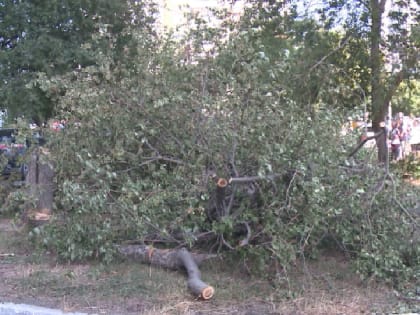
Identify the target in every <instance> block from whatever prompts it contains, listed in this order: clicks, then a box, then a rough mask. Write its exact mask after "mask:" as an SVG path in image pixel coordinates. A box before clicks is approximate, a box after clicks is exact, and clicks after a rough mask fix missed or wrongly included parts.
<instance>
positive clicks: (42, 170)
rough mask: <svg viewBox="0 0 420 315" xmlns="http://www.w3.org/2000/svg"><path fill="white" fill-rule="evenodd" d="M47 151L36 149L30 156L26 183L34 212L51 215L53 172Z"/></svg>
mask: <svg viewBox="0 0 420 315" xmlns="http://www.w3.org/2000/svg"><path fill="white" fill-rule="evenodd" d="M48 154H49V153H48V151H47V150H45V149H43V148H37V149H36V150H35V151H34V152H33V153H32V155H31V157H30V161H29V165H28V175H27V178H26V182H27V184H28V186H29V195H30V197H31V198H32V199H33V200H35V209H33V210H35V211H37V212H42V213H44V214H51V212H52V207H53V201H54V170H53V168H52V165H51V163H49V161H48Z"/></svg>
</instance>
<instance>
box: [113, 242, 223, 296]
mask: <svg viewBox="0 0 420 315" xmlns="http://www.w3.org/2000/svg"><path fill="white" fill-rule="evenodd" d="M117 250H118V252H119V253H120V254H122V255H124V256H126V257H129V258H132V259H134V260H136V261H139V262H141V263H148V264H150V265H153V266H159V267H164V268H168V269H172V270H179V269H182V268H184V269H185V270H186V271H187V274H188V281H187V285H188V288H189V289H190V290H191V292H192V293H193V294H194V295H195V296H197V297H198V298H200V299H203V300H209V299H211V298H212V297H213V295H214V288H213V287H212V286H210V285H208V284H207V283H205V282H203V281H202V280H201V273H200V270H199V268H198V266H199V265H200V264H201V263H202V262H203V261H204V260H207V259H209V258H213V257H215V256H214V255H206V254H197V253H190V252H189V251H188V250H187V249H186V248H181V249H158V248H154V247H153V246H147V245H118V246H117Z"/></svg>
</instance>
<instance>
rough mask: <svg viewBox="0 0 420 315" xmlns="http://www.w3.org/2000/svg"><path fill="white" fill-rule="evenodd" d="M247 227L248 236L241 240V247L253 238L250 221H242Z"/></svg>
mask: <svg viewBox="0 0 420 315" xmlns="http://www.w3.org/2000/svg"><path fill="white" fill-rule="evenodd" d="M242 223H243V224H244V225H245V227H246V237H245V238H244V239H243V240H241V241H239V247H242V246H246V245H249V240H250V238H251V228H250V227H249V224H248V222H242Z"/></svg>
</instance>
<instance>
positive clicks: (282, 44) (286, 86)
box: [29, 1, 419, 281]
mask: <svg viewBox="0 0 420 315" xmlns="http://www.w3.org/2000/svg"><path fill="white" fill-rule="evenodd" d="M259 3H260V2H259V1H257V2H255V3H254V5H255V7H251V9H250V11H249V12H247V14H249V15H246V17H247V18H249V20H244V21H245V22H247V21H248V22H249V24H248V25H250V26H251V27H248V28H246V27H245V26H246V25H247V24H246V23H245V22H244V23H245V24H241V25H239V26H240V27H238V28H237V29H236V28H233V30H234V31H235V33H233V34H231V35H232V36H231V37H230V38H228V39H226V38H223V36H222V33H223V29H220V30H215V29H214V28H206V27H205V25H202V24H200V28H197V29H194V30H193V31H192V33H191V34H190V37H189V38H188V39H187V40H186V42H191V43H192V45H191V46H192V47H194V58H193V59H192V60H188V59H185V58H184V57H185V56H184V54H183V47H180V44H179V43H177V42H175V41H174V40H173V39H172V38H171V37H170V36H169V35H168V37H156V36H155V34H154V33H153V32H150V31H149V30H148V29H147V28H146V27H145V28H137V27H136V26H135V25H130V24H125V27H124V28H122V29H120V31H119V32H118V33H114V32H113V31H112V28H110V29H109V30H108V29H104V28H101V30H102V32H98V33H95V34H94V36H93V38H92V40H91V41H89V42H85V43H84V44H83V45H82V48H83V50H84V51H85V53H86V54H87V55H89V56H90V57H91V58H92V60H94V62H93V63H92V64H85V65H82V66H81V67H78V68H77V69H73V70H69V71H66V72H64V73H56V74H54V75H49V74H48V73H46V72H45V71H41V70H39V71H38V72H37V73H36V76H34V77H33V78H32V80H31V81H30V85H29V86H30V87H32V88H37V89H38V90H39V91H40V93H42V94H44V95H49V94H48V93H51V92H52V91H60V92H59V93H55V92H54V97H51V98H50V100H52V99H54V106H55V110H56V111H57V117H59V118H64V119H66V121H67V123H66V128H65V129H64V131H63V132H59V133H53V134H51V135H50V136H49V146H50V150H51V153H52V154H51V156H53V157H54V162H55V168H56V173H57V176H56V181H57V192H56V199H55V200H56V201H55V202H56V209H55V213H56V215H55V221H54V222H53V224H50V225H48V226H45V227H44V228H42V229H37V232H36V233H35V234H34V237H35V238H36V239H37V240H40V241H41V243H42V244H43V245H45V246H46V247H48V248H49V249H52V250H54V251H55V252H56V253H57V254H58V255H59V257H61V258H62V259H65V260H71V261H74V260H83V259H89V258H100V259H103V260H104V261H109V260H111V259H112V257H113V253H114V245H115V243H119V242H123V241H126V240H131V241H132V240H137V241H139V242H147V243H152V244H160V243H163V244H165V245H167V246H168V245H184V246H185V245H187V246H201V247H202V248H207V249H208V250H219V251H221V250H224V249H230V250H235V251H238V252H240V253H241V255H243V258H244V259H255V261H254V265H256V267H262V268H266V267H267V265H269V264H271V263H272V262H273V261H277V262H279V263H280V265H281V266H283V268H284V270H287V269H288V268H289V267H290V266H291V265H292V264H293V263H294V262H295V261H296V260H297V259H302V258H305V257H315V256H316V254H317V251H318V249H319V248H321V247H337V248H339V249H340V250H342V251H344V252H345V253H347V254H348V255H349V256H351V257H353V258H354V261H355V262H356V267H357V269H358V271H359V272H360V273H361V274H363V275H364V276H375V277H381V278H388V279H393V280H395V281H398V280H401V279H408V278H409V277H410V276H413V274H414V273H415V267H416V266H418V263H419V255H418V254H419V244H418V242H417V241H416V238H415V236H414V234H412V231H413V218H411V217H410V216H407V213H406V212H405V211H403V210H402V209H406V208H412V207H414V206H415V205H416V202H418V200H416V199H415V196H417V195H416V191H415V189H414V188H413V189H411V188H407V187H406V186H404V185H402V184H401V183H399V181H397V180H395V179H394V178H393V176H392V174H390V173H387V172H386V170H383V169H382V168H380V167H379V166H378V167H377V166H371V163H370V162H371V161H369V157H370V155H369V152H368V151H366V150H364V151H363V152H361V154H359V155H358V156H357V158H354V159H353V158H352V159H349V158H347V154H348V152H349V151H350V149H351V146H352V144H353V142H352V141H353V140H354V139H350V140H349V139H347V138H345V137H343V136H342V135H341V133H340V130H341V122H342V121H344V119H343V117H344V113H345V111H346V110H344V109H343V106H342V103H343V104H345V105H346V106H348V107H350V104H351V103H352V102H357V103H358V105H364V104H363V103H364V102H365V98H364V95H363V94H364V92H363V89H362V88H360V86H362V84H363V85H364V84H365V83H366V82H365V80H366V78H367V77H368V71H367V69H366V68H365V65H364V63H363V61H362V60H361V59H363V58H362V56H365V52H366V43H365V42H363V41H357V40H354V41H351V44H352V45H356V46H358V45H360V47H361V49H360V52H359V54H357V55H356V56H352V55H350V51H349V50H346V49H344V50H342V49H341V48H342V45H341V41H342V40H343V38H342V37H341V36H340V35H339V34H337V33H332V32H326V31H325V30H323V29H320V28H318V27H317V26H316V25H315V24H314V22H313V21H296V23H292V21H290V20H289V19H288V18H285V19H284V20H283V21H284V22H285V23H286V22H287V23H289V22H290V24H287V27H286V28H285V29H286V30H287V32H286V33H281V32H280V31H282V32H285V31H284V29H283V30H278V29H276V25H277V24H276V23H271V21H272V20H270V19H268V20H265V19H266V18H267V17H266V16H265V15H264V14H263V15H261V13H264V12H267V11H266V8H264V7H261V6H259ZM252 9H254V10H257V11H252ZM255 17H258V19H257V18H255ZM259 19H262V21H265V22H264V23H262V22H258V21H261V20H259ZM254 22H255V23H256V24H253V23H254ZM266 23H267V28H265V27H264V26H265V25H266ZM257 26H259V27H257ZM229 27H233V26H229ZM272 32H280V33H281V34H287V36H286V37H275V39H273V37H272V35H273V33H272ZM274 34H277V33H274ZM209 43H210V44H211V45H213V49H212V52H209V53H208V54H204V53H203V52H204V48H203V46H204V44H209ZM358 47H359V46H358ZM280 48H281V49H280ZM324 56H327V58H324ZM353 57H354V59H353ZM359 57H360V60H359V59H358V58H359ZM359 67H360V68H362V70H361V71H359V70H358V68H359ZM343 72H344V73H346V74H347V75H346V76H343V75H342V74H343ZM363 82H364V83H363ZM355 87H359V88H358V89H355ZM363 159H365V160H363ZM214 177H216V178H218V177H220V178H226V179H229V178H242V179H244V181H243V182H242V183H240V181H239V183H235V182H234V181H232V182H231V183H230V185H229V186H228V187H227V189H226V196H224V197H225V198H224V199H223V200H222V203H223V204H224V206H223V208H224V212H223V215H221V216H220V215H219V216H215V215H214V213H213V210H214V209H213V208H214V207H215V204H216V207H217V195H216V194H215V189H216V186H215V183H214ZM250 178H253V180H250ZM413 196H414V197H413ZM400 197H401V199H402V202H400V201H399V198H400ZM408 235H410V237H408ZM417 240H418V238H417ZM257 263H260V264H259V265H258V264H257ZM280 271H281V270H280Z"/></svg>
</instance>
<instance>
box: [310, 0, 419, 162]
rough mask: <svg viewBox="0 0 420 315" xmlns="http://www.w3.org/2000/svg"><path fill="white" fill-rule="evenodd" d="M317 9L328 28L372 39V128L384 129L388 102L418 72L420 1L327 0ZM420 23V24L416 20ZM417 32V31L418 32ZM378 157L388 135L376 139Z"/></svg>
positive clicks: (382, 156)
mask: <svg viewBox="0 0 420 315" xmlns="http://www.w3.org/2000/svg"><path fill="white" fill-rule="evenodd" d="M323 5H324V7H323V8H321V9H319V10H318V13H319V14H320V16H321V17H322V20H323V21H324V22H325V26H326V27H328V28H332V27H337V26H340V27H342V28H344V30H345V31H346V33H347V36H352V37H362V38H365V39H366V40H367V41H368V42H369V47H370V48H369V50H370V59H369V60H370V64H369V68H370V76H371V78H370V86H369V89H370V96H371V110H372V119H373V121H372V122H373V128H374V130H375V131H380V130H381V126H380V124H381V122H383V121H384V119H385V117H386V116H387V112H388V106H389V104H390V102H391V100H392V98H393V97H394V96H395V93H396V91H397V89H398V87H399V85H400V84H401V82H403V81H404V80H408V79H410V78H412V77H417V76H418V72H417V69H418V51H419V41H418V21H419V15H418V13H416V12H417V11H416V8H417V9H418V5H419V2H418V1H416V3H413V2H412V1H410V0H402V1H396V2H391V1H387V0H370V1H363V0H358V1H351V2H350V1H343V0H340V1H325V2H324V3H323ZM416 23H417V24H416ZM416 34H417V35H416ZM377 147H378V161H379V162H385V161H386V158H387V148H386V145H385V138H384V137H379V138H378V141H377Z"/></svg>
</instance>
